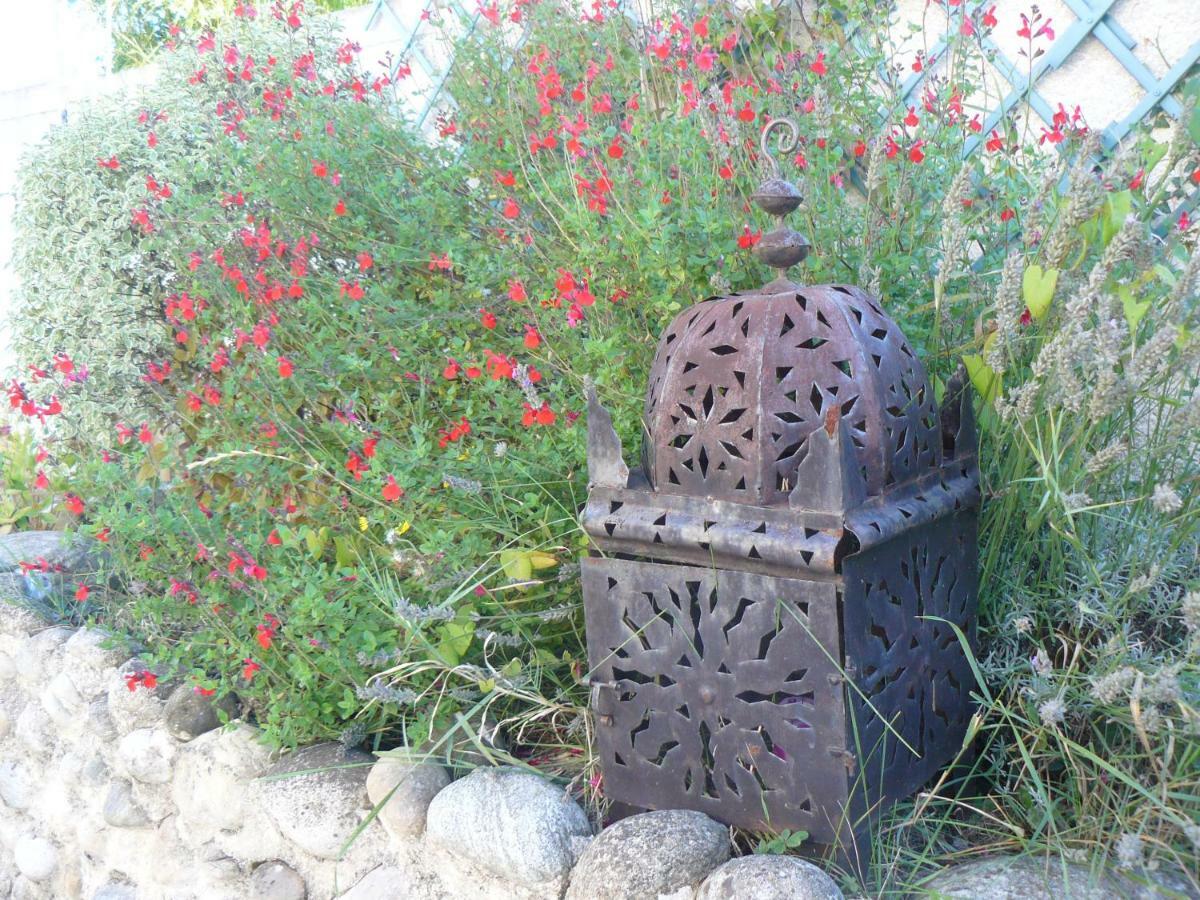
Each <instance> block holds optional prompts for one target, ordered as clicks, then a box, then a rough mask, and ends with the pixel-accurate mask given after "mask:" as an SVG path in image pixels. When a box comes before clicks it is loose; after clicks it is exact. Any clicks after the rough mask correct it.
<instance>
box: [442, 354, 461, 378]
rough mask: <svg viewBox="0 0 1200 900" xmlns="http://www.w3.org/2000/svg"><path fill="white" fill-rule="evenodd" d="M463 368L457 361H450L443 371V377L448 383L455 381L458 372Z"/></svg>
mask: <svg viewBox="0 0 1200 900" xmlns="http://www.w3.org/2000/svg"><path fill="white" fill-rule="evenodd" d="M460 368H461V367H460V366H459V364H458V363H457V362H456V361H455V360H453V359H452V360H450V362H448V363H446V368H444V369H442V377H443V378H445V379H446V380H447V381H453V380H454V379H455V378H457V377H458V372H459V369H460Z"/></svg>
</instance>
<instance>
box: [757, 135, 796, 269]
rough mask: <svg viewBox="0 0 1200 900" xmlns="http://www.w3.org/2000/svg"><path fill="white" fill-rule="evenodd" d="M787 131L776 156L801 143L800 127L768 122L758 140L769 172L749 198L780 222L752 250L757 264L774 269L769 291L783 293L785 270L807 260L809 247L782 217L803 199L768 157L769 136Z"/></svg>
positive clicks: (778, 144) (782, 137) (771, 158)
mask: <svg viewBox="0 0 1200 900" xmlns="http://www.w3.org/2000/svg"><path fill="white" fill-rule="evenodd" d="M779 127H783V128H786V129H787V134H781V135H780V136H779V141H778V142H777V143H776V146H775V149H776V150H777V151H778V152H779V153H791V152H792V151H794V150H795V149H796V146H797V145H798V144H799V143H800V128H799V126H798V125H797V124H796V123H795V122H794V121H792V120H791V119H787V118H779V119H771V120H770V121H769V122H767V124H766V126H765V127H764V128H763V130H762V134H761V135H760V136H759V139H758V146H759V149H760V150H761V151H762V157H763V159H765V160H766V162H767V166H768V168H769V170H770V175H769V176H768V178H767V179H766V180H765V181H763V182H762V184H760V185H759V186H758V190H756V191H755V192H754V193H753V194H752V195H751V198H750V199H752V200H753V201H754V202H755V203H756V204H758V206H759V208H760V209H762V210H763V211H764V212H767V213H769V214H770V215H772V216H775V217H776V218H777V219H779V224H778V225H777V226H776V227H775V228H774V230H772V231H770V232H768V233H767V234H765V235H763V239H762V240H761V241H759V242H758V244H757V245H756V246H755V248H754V252H755V254H756V255H757V256H758V258H759V259H760V260H762V261H763V262H764V263H766V264H767V265H768V266H770V267H771V268H773V269H775V271H776V273H777V274H778V277H777V278H776V279H775V280H774V281H772V282H771V283H770V284H768V285H767V288H768V289H770V290H776V289H786V288H787V287H788V286H790V285H791V281H790V280H789V279H788V277H787V270H788V269H789V268H790V267H791V266H794V265H796V264H798V263H801V262H803V261H804V260H805V258H806V257H807V256H808V251H809V243H808V240H807V239H806V238H805V237H804V235H802V234H800V233H799V232H798V231H793V230H792V229H791V228H788V227H787V226H786V225H784V224H783V217H784V216H786V215H787V214H788V213H790V212H792V211H793V210H795V209H796V207H798V206H799V205H800V201H801V200H802V199H803V198H802V197H801V194H800V189H799V188H798V187H796V185H794V184H792V183H791V182H790V181H785V180H784V179H783V178H782V177H781V175H780V171H779V163H778V161H776V159H775V157H774V156H772V155H771V151H770V149H769V147H768V143H769V140H770V136H771V132H773V131H775V130H776V129H777V128H779Z"/></svg>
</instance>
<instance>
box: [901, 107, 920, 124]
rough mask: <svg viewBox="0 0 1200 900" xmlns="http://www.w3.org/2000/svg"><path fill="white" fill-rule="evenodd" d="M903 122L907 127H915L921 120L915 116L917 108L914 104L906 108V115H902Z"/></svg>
mask: <svg viewBox="0 0 1200 900" xmlns="http://www.w3.org/2000/svg"><path fill="white" fill-rule="evenodd" d="M904 124H905V125H907V126H908V127H909V128H916V127H917V126H918V125H919V124H921V120H920V119H918V118H917V108H916V107H915V106H910V107H909V108H908V115H907V116H905V117H904Z"/></svg>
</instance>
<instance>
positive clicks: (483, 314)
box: [479, 309, 496, 331]
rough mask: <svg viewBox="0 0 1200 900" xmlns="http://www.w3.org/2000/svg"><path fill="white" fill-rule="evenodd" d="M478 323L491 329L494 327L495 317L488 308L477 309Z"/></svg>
mask: <svg viewBox="0 0 1200 900" xmlns="http://www.w3.org/2000/svg"><path fill="white" fill-rule="evenodd" d="M479 324H481V325H482V326H483V327H484V328H486V329H488V330H489V331H491V330H492V329H493V328H495V327H496V317H495V315H493V314H492V313H491V312H490V311H489V310H486V309H481V310H480V311H479Z"/></svg>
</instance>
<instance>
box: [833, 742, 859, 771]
mask: <svg viewBox="0 0 1200 900" xmlns="http://www.w3.org/2000/svg"><path fill="white" fill-rule="evenodd" d="M829 755H830V756H832V757H833V758H834V759H837V760H841V763H842V765H843V766H845V767H846V773H847V774H849V775H853V774H854V772H855V770H856V769H857V768H858V758H857V757H856V756H855V755H854V754H853V753H851V752H850V751H849V750H845V749H843V748H841V747H830V748H829Z"/></svg>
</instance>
